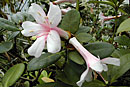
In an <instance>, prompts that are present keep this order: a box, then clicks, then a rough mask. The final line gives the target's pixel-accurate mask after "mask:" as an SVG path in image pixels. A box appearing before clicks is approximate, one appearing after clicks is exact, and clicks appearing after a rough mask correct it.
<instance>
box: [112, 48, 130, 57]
mask: <svg viewBox="0 0 130 87" xmlns="http://www.w3.org/2000/svg"><path fill="white" fill-rule="evenodd" d="M128 53H130V49H120V50H115V51H114V52H113V53H112V56H113V57H115V58H119V57H121V56H123V55H125V54H128Z"/></svg>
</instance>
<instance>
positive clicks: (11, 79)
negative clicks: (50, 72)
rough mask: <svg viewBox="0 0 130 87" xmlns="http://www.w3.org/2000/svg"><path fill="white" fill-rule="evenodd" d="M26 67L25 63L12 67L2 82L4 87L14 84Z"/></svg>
mask: <svg viewBox="0 0 130 87" xmlns="http://www.w3.org/2000/svg"><path fill="white" fill-rule="evenodd" d="M24 69H25V65H24V64H22V63H21V64H17V65H14V66H13V67H11V68H10V69H9V70H8V71H7V72H6V73H5V75H4V77H3V80H2V83H3V87H10V86H12V85H13V84H14V83H15V82H16V81H17V80H18V79H19V77H20V76H21V75H22V73H23V71H24Z"/></svg>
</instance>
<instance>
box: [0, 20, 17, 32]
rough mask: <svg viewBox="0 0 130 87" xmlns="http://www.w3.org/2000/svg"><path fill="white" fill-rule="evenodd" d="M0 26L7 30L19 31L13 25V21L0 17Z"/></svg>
mask: <svg viewBox="0 0 130 87" xmlns="http://www.w3.org/2000/svg"><path fill="white" fill-rule="evenodd" d="M0 28H2V29H6V30H9V31H19V29H18V28H17V27H16V26H15V25H14V23H13V22H10V21H8V20H6V19H4V18H0Z"/></svg>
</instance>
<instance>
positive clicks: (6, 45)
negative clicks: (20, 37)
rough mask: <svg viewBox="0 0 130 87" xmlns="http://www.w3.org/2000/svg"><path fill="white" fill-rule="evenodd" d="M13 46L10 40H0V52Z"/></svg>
mask: <svg viewBox="0 0 130 87" xmlns="http://www.w3.org/2000/svg"><path fill="white" fill-rule="evenodd" d="M12 47H13V43H12V42H2V43H0V53H4V52H7V51H9V50H10V49H11V48H12Z"/></svg>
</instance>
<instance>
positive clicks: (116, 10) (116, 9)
mask: <svg viewBox="0 0 130 87" xmlns="http://www.w3.org/2000/svg"><path fill="white" fill-rule="evenodd" d="M117 12H118V8H115V16H116V18H115V27H114V33H113V36H112V41H111V42H112V43H113V41H114V37H115V34H116V30H117V29H116V27H117V17H118V16H117Z"/></svg>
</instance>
